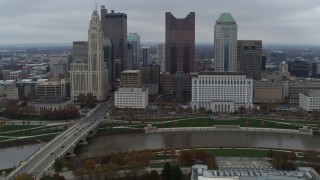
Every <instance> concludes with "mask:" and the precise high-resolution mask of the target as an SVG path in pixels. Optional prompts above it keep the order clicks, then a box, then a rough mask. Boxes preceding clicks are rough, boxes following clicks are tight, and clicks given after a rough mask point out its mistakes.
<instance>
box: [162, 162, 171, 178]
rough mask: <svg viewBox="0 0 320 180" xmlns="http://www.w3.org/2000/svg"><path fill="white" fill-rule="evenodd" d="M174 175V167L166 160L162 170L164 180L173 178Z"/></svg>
mask: <svg viewBox="0 0 320 180" xmlns="http://www.w3.org/2000/svg"><path fill="white" fill-rule="evenodd" d="M171 176H172V167H171V165H170V163H169V162H166V163H165V164H164V166H163V168H162V171H161V179H162V180H171Z"/></svg>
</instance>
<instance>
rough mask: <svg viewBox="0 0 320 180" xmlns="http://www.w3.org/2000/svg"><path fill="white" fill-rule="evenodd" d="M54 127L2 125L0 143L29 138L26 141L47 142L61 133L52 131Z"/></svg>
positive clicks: (59, 130)
mask: <svg viewBox="0 0 320 180" xmlns="http://www.w3.org/2000/svg"><path fill="white" fill-rule="evenodd" d="M52 128H54V127H52V126H51V127H47V126H39V125H3V126H2V127H1V131H0V142H3V141H7V140H12V141H14V140H17V139H21V138H25V137H28V136H35V137H29V138H26V139H37V140H40V141H48V140H51V139H52V138H54V137H55V136H56V135H58V134H59V133H61V131H62V130H61V129H52ZM1 136H2V137H1Z"/></svg>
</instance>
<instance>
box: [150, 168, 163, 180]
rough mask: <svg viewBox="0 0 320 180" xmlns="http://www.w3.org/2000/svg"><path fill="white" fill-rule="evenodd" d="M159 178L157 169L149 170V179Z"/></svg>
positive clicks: (156, 179)
mask: <svg viewBox="0 0 320 180" xmlns="http://www.w3.org/2000/svg"><path fill="white" fill-rule="evenodd" d="M160 179H161V177H160V175H159V174H158V171H156V170H152V171H151V172H150V180H160Z"/></svg>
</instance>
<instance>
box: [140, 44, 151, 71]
mask: <svg viewBox="0 0 320 180" xmlns="http://www.w3.org/2000/svg"><path fill="white" fill-rule="evenodd" d="M150 63H151V56H150V46H146V45H144V46H142V65H145V66H146V65H149V64H150Z"/></svg>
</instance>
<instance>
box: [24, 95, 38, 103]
mask: <svg viewBox="0 0 320 180" xmlns="http://www.w3.org/2000/svg"><path fill="white" fill-rule="evenodd" d="M37 97H38V95H37V94H36V93H35V92H30V93H29V94H28V95H27V97H26V99H27V101H28V102H29V103H30V102H32V101H33V100H35V99H37Z"/></svg>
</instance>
